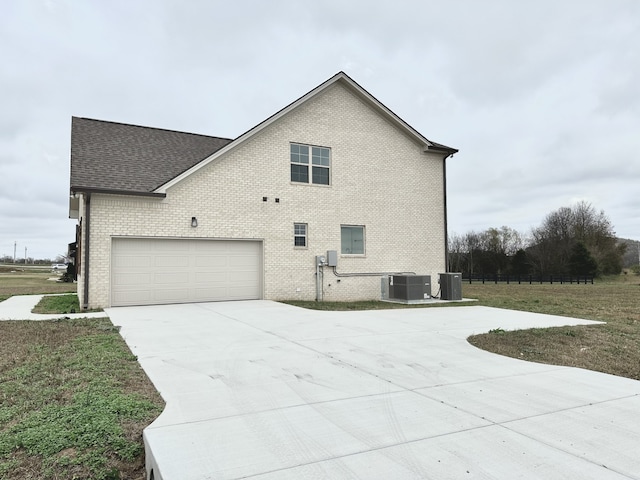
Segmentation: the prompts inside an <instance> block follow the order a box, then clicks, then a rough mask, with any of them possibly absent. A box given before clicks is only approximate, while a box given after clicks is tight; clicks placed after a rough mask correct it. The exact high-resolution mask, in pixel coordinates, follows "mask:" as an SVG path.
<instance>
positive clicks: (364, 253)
mask: <svg viewBox="0 0 640 480" xmlns="http://www.w3.org/2000/svg"><path fill="white" fill-rule="evenodd" d="M345 228H359V229H361V230H362V253H352V252H344V251H343V239H342V234H343V229H345ZM366 233H367V232H366V228H365V226H364V225H340V254H341V255H343V256H349V257H364V256H365V255H366V253H367V242H366Z"/></svg>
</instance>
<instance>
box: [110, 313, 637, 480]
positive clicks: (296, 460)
mask: <svg viewBox="0 0 640 480" xmlns="http://www.w3.org/2000/svg"><path fill="white" fill-rule="evenodd" d="M107 313H108V314H109V316H110V317H111V320H112V321H113V323H114V324H116V325H120V326H122V329H121V333H122V335H123V337H124V339H125V340H126V342H127V343H128V344H129V346H130V347H131V350H132V351H133V352H134V353H135V354H136V355H137V356H138V358H139V360H140V363H141V364H142V367H143V368H144V370H145V371H146V372H147V374H148V375H149V377H150V378H151V380H152V381H153V383H154V384H155V385H156V387H157V388H158V390H159V391H160V393H161V394H162V396H163V397H164V399H165V400H166V402H167V407H166V409H165V411H164V412H163V413H162V415H161V416H160V417H159V418H158V419H157V420H156V421H155V422H154V423H153V424H152V425H151V426H149V427H148V428H147V429H146V430H145V432H144V439H145V443H146V449H147V469H148V472H149V475H150V473H151V471H152V470H153V474H154V478H155V480H159V479H164V480H191V479H241V478H251V479H259V480H267V479H269V480H274V479H285V480H289V479H290V480H293V479H295V480H300V479H380V480H383V479H384V480H388V479H403V480H404V479H438V480H440V479H515V478H518V479H598V480H605V479H629V478H633V479H640V421H639V419H638V414H639V413H640V382H638V381H634V380H629V379H625V378H620V377H614V376H611V375H605V374H601V373H595V372H590V371H586V370H580V369H575V368H567V367H557V366H551V365H541V364H535V363H529V362H524V361H520V360H516V359H511V358H505V357H501V356H498V355H494V354H491V353H487V352H484V351H481V350H478V349H476V348H474V347H472V346H471V345H469V344H468V343H467V342H466V340H465V339H466V338H467V337H468V336H469V335H471V334H473V333H480V332H486V331H488V330H490V329H493V328H503V329H505V330H506V329H519V328H530V327H547V326H560V325H577V324H589V323H594V322H589V321H585V320H579V319H572V318H564V317H555V316H548V315H539V314H531V313H525V312H515V311H509V310H500V309H492V308H487V307H478V306H473V307H444V308H428V309H403V310H383V311H367V312H320V311H310V310H304V309H299V308H296V307H292V306H288V305H283V304H279V303H275V302H269V301H250V302H221V303H204V304H190V305H169V306H154V307H120V308H110V309H107Z"/></svg>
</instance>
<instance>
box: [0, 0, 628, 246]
mask: <svg viewBox="0 0 640 480" xmlns="http://www.w3.org/2000/svg"><path fill="white" fill-rule="evenodd" d="M639 52H640V1H638V0H553V1H548V0H535V1H533V0H527V1H513V0H485V1H483V0H467V1H462V0H439V1H436V0H415V1H401V0H395V1H393V2H391V1H383V0H379V1H371V0H367V1H361V0H315V1H304V0H269V1H265V0H259V1H258V0H256V1H242V0H234V1H228V0H227V1H215V0H209V1H206V0H202V1H189V0H109V1H98V0H95V1H89V0H87V1H76V0H2V2H0V59H1V61H2V68H1V70H0V72H1V73H0V109H1V110H0V111H1V113H0V182H1V183H0V185H1V186H0V255H11V256H13V250H14V242H17V256H18V257H19V258H23V257H24V249H25V247H26V248H27V254H28V256H29V257H35V258H54V257H55V256H56V255H58V254H60V253H64V252H65V251H66V246H67V243H69V242H72V241H73V240H74V225H75V222H74V221H72V220H69V219H68V197H69V149H70V127H71V116H81V117H90V118H97V119H102V120H111V121H116V122H123V123H132V124H137V125H147V126H153V127H161V128H167V129H172V130H180V131H187V132H194V133H202V134H207V135H214V136H221V137H229V138H235V137H236V136H238V135H240V134H241V133H243V132H245V131H246V130H248V129H249V128H251V127H253V126H254V125H256V124H257V123H259V122H260V121H262V120H263V119H265V118H266V117H268V116H270V115H271V114H273V113H275V112H276V111H277V110H279V109H281V108H282V107H284V106H285V105H287V104H289V103H290V102H292V101H293V100H295V99H297V98H298V97H299V96H301V95H303V94H304V93H306V92H308V91H309V90H311V89H312V88H314V87H316V86H317V85H319V84H320V83H322V82H323V81H324V80H326V79H328V78H329V77H331V76H332V75H334V74H335V73H336V72H338V71H340V70H343V71H345V72H346V73H347V74H348V75H350V76H351V77H352V78H353V79H354V80H355V81H357V82H358V83H360V84H361V85H362V86H363V87H364V88H365V89H367V90H368V91H369V92H370V93H371V94H373V95H374V96H375V97H376V98H378V99H379V100H380V101H381V102H382V103H384V104H385V105H386V106H387V107H389V108H390V109H391V110H393V111H394V112H395V113H396V114H397V115H399V116H400V117H401V118H403V119H404V120H405V121H407V122H408V123H409V124H410V125H412V126H413V127H414V128H415V129H416V130H418V131H419V132H421V133H422V134H423V135H425V136H426V137H427V138H429V139H431V140H434V141H436V142H440V143H444V144H446V145H450V146H452V147H455V148H458V149H459V150H460V152H459V153H458V154H456V155H455V156H454V157H453V158H452V159H450V160H449V163H448V194H449V197H448V199H449V222H450V233H454V232H455V233H465V232H467V231H469V230H484V229H486V228H489V227H499V226H502V225H507V226H510V227H512V228H515V229H517V230H520V231H522V232H525V233H526V232H527V231H529V230H530V228H531V227H533V226H537V225H539V224H540V222H541V221H542V220H543V218H544V217H545V216H546V215H547V214H548V213H550V212H551V211H553V210H556V209H558V208H560V207H562V206H570V205H572V203H574V202H576V201H579V200H586V201H588V202H591V203H592V204H593V205H594V207H595V208H596V209H598V210H604V211H605V213H606V214H607V215H608V216H609V218H610V219H611V220H612V222H613V224H614V227H615V230H616V233H617V234H618V235H619V236H621V237H625V238H633V239H636V240H640V193H639V190H640V188H639V184H640V53H639Z"/></svg>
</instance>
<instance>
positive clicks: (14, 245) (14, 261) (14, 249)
mask: <svg viewBox="0 0 640 480" xmlns="http://www.w3.org/2000/svg"><path fill="white" fill-rule="evenodd" d="M17 246H18V242H13V263H14V264H15V263H16V247H17Z"/></svg>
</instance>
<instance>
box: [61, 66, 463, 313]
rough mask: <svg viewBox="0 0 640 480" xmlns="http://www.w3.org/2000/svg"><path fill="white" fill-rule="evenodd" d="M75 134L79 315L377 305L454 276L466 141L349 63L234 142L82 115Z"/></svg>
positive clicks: (73, 170) (73, 159)
mask: <svg viewBox="0 0 640 480" xmlns="http://www.w3.org/2000/svg"><path fill="white" fill-rule="evenodd" d="M71 143H72V148H71V202H70V216H71V218H77V219H78V220H79V228H78V239H77V240H78V251H77V259H76V262H77V265H78V295H79V298H80V302H81V305H82V306H83V308H94V307H106V306H117V305H141V304H161V303H180V302H193V301H216V300H230V299H254V298H255V299H257V298H264V299H276V300H277V299H306V300H313V299H317V298H322V299H324V300H328V301H329V300H356V299H377V298H380V277H381V275H382V274H383V273H385V272H415V273H418V274H427V275H432V278H437V277H436V275H437V274H438V273H439V272H444V271H445V269H446V254H447V253H446V249H447V247H446V222H447V218H446V173H445V172H446V169H445V161H446V159H447V157H449V156H451V155H452V154H453V153H455V152H456V151H457V150H455V149H453V148H450V147H446V146H444V145H441V144H437V143H434V142H431V141H429V140H428V139H427V138H425V137H424V136H422V135H421V134H420V133H418V132H417V131H415V130H414V129H413V128H412V127H411V126H409V125H408V124H406V123H405V122H404V121H403V120H401V119H400V118H399V117H397V116H396V115H395V114H394V113H392V112H391V111H390V110H389V109H387V108H386V107H385V106H384V105H382V104H381V103H380V102H379V101H378V100H377V99H375V98H374V97H373V96H372V95H371V94H369V93H368V92H367V91H366V90H364V89H363V88H362V87H361V86H359V85H358V84H357V83H355V82H354V81H353V80H352V79H351V78H350V77H348V76H347V75H346V74H344V73H342V72H340V73H338V74H336V75H335V76H333V77H332V78H330V79H329V80H327V81H326V82H324V83H323V84H321V85H320V86H318V87H317V88H315V89H314V90H312V91H311V92H309V93H307V94H306V95H304V96H303V97H301V98H299V99H298V100H296V101H295V102H293V103H292V104H290V105H289V106H287V107H285V108H284V109H283V110H281V111H279V112H278V113H276V114H275V115H273V116H272V117H270V118H268V119H267V120H265V121H264V122H262V123H260V124H259V125H257V126H256V127H254V128H252V129H251V130H249V131H248V132H246V133H244V134H243V135H241V136H240V137H238V138H236V139H235V140H229V139H221V138H216V137H206V136H202V135H192V134H187V133H180V132H172V131H167V130H160V129H154V128H147V127H138V126H133V125H123V124H117V123H112V122H102V121H98V120H90V119H83V118H73V121H72V142H71ZM331 250H334V251H337V266H336V267H330V266H321V267H319V268H318V270H320V273H321V274H323V275H317V267H316V256H317V255H326V254H327V251H331Z"/></svg>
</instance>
